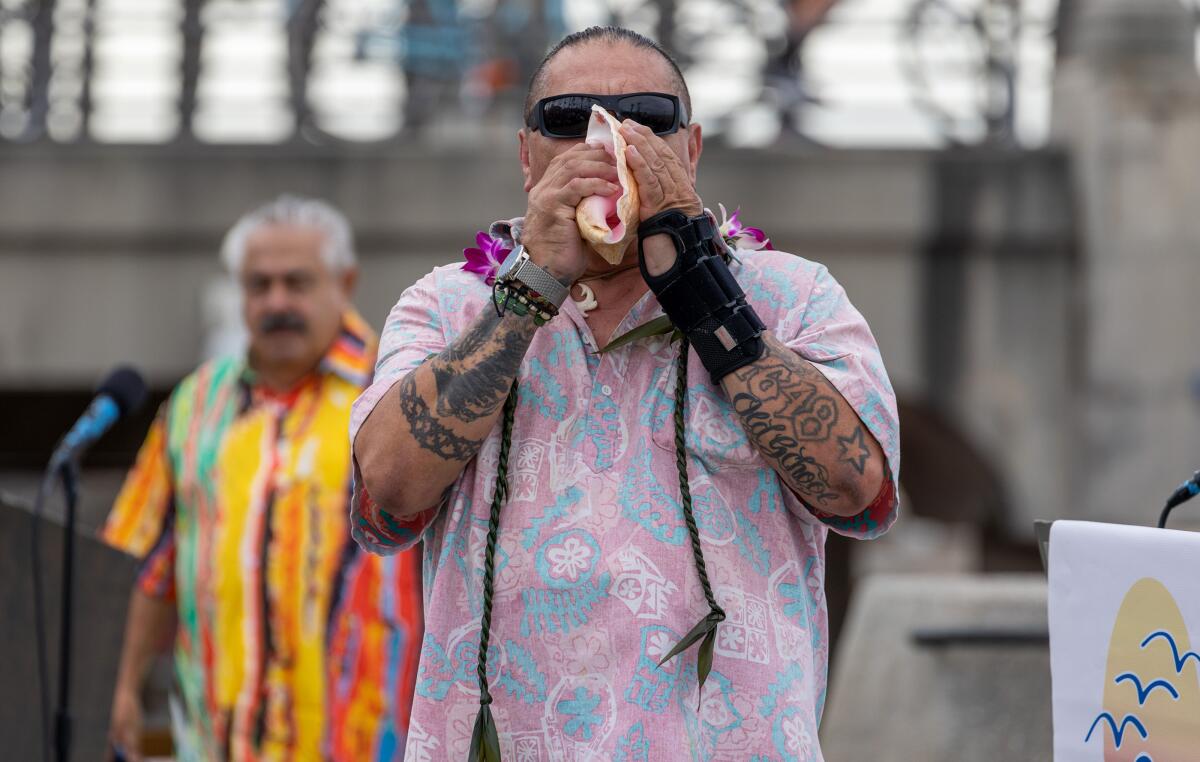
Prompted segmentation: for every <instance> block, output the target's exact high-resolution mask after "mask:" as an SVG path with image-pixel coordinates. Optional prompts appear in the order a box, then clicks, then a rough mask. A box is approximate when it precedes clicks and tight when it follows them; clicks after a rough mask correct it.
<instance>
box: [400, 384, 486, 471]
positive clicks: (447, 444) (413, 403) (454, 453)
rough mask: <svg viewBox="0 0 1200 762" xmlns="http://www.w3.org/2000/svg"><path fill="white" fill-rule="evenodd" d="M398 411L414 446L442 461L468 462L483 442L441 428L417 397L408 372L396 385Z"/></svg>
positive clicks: (425, 405)
mask: <svg viewBox="0 0 1200 762" xmlns="http://www.w3.org/2000/svg"><path fill="white" fill-rule="evenodd" d="M400 412H402V413H403V414H404V417H405V419H407V420H408V428H409V430H410V431H412V435H413V439H415V440H417V444H419V445H421V447H422V448H424V449H426V450H428V451H430V452H431V453H433V454H435V455H438V456H440V457H442V458H445V459H446V460H461V461H468V460H470V459H471V458H473V457H475V453H477V452H478V451H479V445H481V444H482V443H483V440H479V441H475V440H471V439H467V438H465V437H460V436H459V435H458V434H455V433H454V432H453V431H451V430H450V429H448V428H446V427H445V426H443V425H442V422H441V421H439V420H438V418H437V416H435V415H434V414H433V413H432V412H431V411H430V410H429V405H428V404H426V402H425V400H424V399H422V398H421V393H420V392H419V391H417V382H416V379H414V378H413V374H412V373H409V374H408V375H407V376H405V378H404V380H403V381H401V382H400Z"/></svg>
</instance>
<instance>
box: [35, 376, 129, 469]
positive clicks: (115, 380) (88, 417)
mask: <svg viewBox="0 0 1200 762" xmlns="http://www.w3.org/2000/svg"><path fill="white" fill-rule="evenodd" d="M145 399H146V382H145V381H143V380H142V376H141V374H139V373H138V372H137V371H136V370H134V369H133V368H129V367H120V368H117V369H116V370H114V371H113V372H112V373H109V374H108V376H107V377H106V378H105V379H104V380H103V381H102V382H100V387H99V388H98V389H97V390H96V397H95V399H93V400H92V404H91V405H89V406H88V409H87V410H85V411H84V413H83V415H82V416H80V417H79V420H77V421H76V422H75V425H74V426H72V427H71V430H70V431H68V432H67V434H66V436H64V437H63V438H62V441H61V442H59V443H58V447H56V448H55V449H54V454H53V455H52V456H50V465H51V468H52V469H56V468H57V467H61V466H63V465H64V464H67V463H70V462H72V461H74V460H75V459H77V458H78V457H79V456H81V455H83V453H84V452H85V451H86V450H87V449H88V448H89V447H91V446H92V444H93V443H94V442H95V441H96V440H97V439H99V438H100V437H102V436H104V434H105V432H107V431H108V430H109V429H110V428H112V426H113V424H114V423H116V422H117V421H119V420H120V419H121V418H122V417H123V416H126V415H129V414H130V413H132V412H134V411H136V410H137V409H138V408H139V407H141V406H142V402H143V401H145Z"/></svg>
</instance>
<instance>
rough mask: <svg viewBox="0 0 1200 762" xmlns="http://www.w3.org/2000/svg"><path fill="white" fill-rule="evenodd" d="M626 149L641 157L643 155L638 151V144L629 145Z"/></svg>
mask: <svg viewBox="0 0 1200 762" xmlns="http://www.w3.org/2000/svg"><path fill="white" fill-rule="evenodd" d="M625 150H627V151H629V152H630V153H631V154H633V155H634V156H636V157H638V158H639V159H640V158H642V155H641V154H640V153H638V149H637V146H628V147H627V148H626V149H625Z"/></svg>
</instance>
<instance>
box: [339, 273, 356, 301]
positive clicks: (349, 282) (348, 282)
mask: <svg viewBox="0 0 1200 762" xmlns="http://www.w3.org/2000/svg"><path fill="white" fill-rule="evenodd" d="M337 278H338V285H340V286H341V287H342V295H343V296H345V297H346V301H347V302H348V301H350V297H352V296H354V289H355V288H356V287H357V286H358V268H357V267H347V268H346V269H345V270H342V271H341V272H340V273H338V276H337Z"/></svg>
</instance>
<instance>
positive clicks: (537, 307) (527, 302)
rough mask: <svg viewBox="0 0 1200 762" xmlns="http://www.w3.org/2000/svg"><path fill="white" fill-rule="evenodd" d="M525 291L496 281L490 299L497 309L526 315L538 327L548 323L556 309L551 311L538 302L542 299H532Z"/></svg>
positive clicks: (556, 311)
mask: <svg viewBox="0 0 1200 762" xmlns="http://www.w3.org/2000/svg"><path fill="white" fill-rule="evenodd" d="M526 293H527V292H523V291H521V290H518V289H512V288H510V287H508V286H507V285H500V284H499V283H497V284H496V287H495V289H493V292H492V299H493V300H494V301H495V303H496V307H497V309H498V310H512V311H513V312H515V313H516V314H518V315H528V316H530V317H532V318H533V322H534V323H535V324H536V325H538V326H539V327H541V326H543V325H545V324H546V323H549V322H550V320H551V318H553V317H554V316H555V315H556V314H557V313H558V310H554V311H553V312H551V311H550V310H548V309H546V307H545V306H544V305H543V304H540V303H538V302H542V301H544V300H537V301H534V300H532V299H530V297H529V296H527V295H526ZM547 304H548V303H547Z"/></svg>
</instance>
